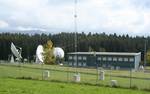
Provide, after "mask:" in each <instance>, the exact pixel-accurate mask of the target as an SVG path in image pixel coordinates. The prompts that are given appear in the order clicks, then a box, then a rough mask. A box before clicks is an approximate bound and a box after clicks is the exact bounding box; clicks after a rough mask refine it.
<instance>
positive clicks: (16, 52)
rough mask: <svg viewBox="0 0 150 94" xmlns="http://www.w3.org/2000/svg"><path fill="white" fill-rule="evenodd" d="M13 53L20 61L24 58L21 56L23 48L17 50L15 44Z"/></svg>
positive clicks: (12, 46) (12, 48)
mask: <svg viewBox="0 0 150 94" xmlns="http://www.w3.org/2000/svg"><path fill="white" fill-rule="evenodd" d="M11 51H12V53H13V54H14V56H15V57H17V58H18V59H21V58H22V56H21V48H20V49H17V48H16V46H15V45H14V44H13V43H11Z"/></svg>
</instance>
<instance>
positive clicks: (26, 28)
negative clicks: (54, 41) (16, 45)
mask: <svg viewBox="0 0 150 94" xmlns="http://www.w3.org/2000/svg"><path fill="white" fill-rule="evenodd" d="M16 30H19V31H43V32H45V31H46V30H45V29H43V28H34V27H23V26H18V27H17V28H16Z"/></svg>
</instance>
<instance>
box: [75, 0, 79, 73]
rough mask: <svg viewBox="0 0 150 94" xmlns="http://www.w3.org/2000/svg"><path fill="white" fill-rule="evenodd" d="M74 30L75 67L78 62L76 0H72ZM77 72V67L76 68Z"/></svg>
mask: <svg viewBox="0 0 150 94" xmlns="http://www.w3.org/2000/svg"><path fill="white" fill-rule="evenodd" d="M74 32H75V37H74V42H75V53H76V54H75V64H76V67H77V63H78V60H77V59H78V58H77V50H78V48H77V0H74ZM76 72H77V69H76Z"/></svg>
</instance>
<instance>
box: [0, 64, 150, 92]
mask: <svg viewBox="0 0 150 94" xmlns="http://www.w3.org/2000/svg"><path fill="white" fill-rule="evenodd" d="M0 77H4V78H5V77H6V78H7V77H10V78H25V79H37V80H48V81H62V82H77V83H81V84H82V83H83V84H91V85H104V86H116V87H123V88H138V89H146V90H150V68H149V67H147V69H146V70H145V71H134V70H119V69H118V70H114V69H113V68H110V69H103V68H95V69H94V68H74V67H67V66H59V65H39V64H27V63H7V62H6V61H0Z"/></svg>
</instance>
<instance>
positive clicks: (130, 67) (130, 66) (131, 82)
mask: <svg viewBox="0 0 150 94" xmlns="http://www.w3.org/2000/svg"><path fill="white" fill-rule="evenodd" d="M131 87H132V68H131V64H130V88H131Z"/></svg>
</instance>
